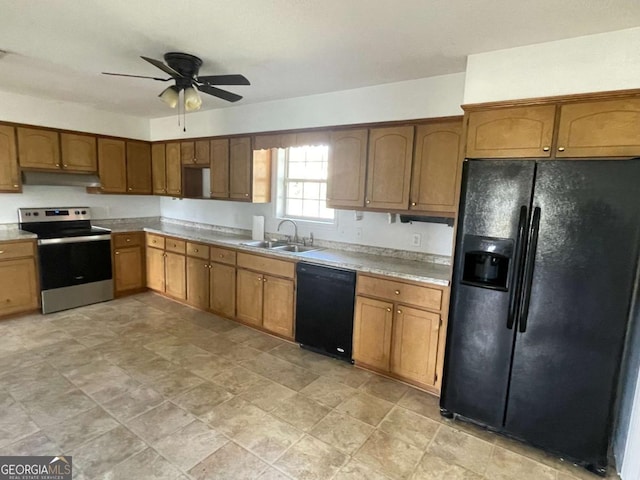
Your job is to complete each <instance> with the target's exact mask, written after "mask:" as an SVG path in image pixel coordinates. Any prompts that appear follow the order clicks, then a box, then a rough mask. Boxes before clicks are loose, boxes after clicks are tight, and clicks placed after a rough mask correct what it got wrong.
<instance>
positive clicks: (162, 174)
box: [151, 143, 167, 195]
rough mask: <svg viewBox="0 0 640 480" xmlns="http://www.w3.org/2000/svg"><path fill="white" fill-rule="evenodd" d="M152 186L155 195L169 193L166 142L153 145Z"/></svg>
mask: <svg viewBox="0 0 640 480" xmlns="http://www.w3.org/2000/svg"><path fill="white" fill-rule="evenodd" d="M151 188H152V191H153V194H154V195H166V194H167V159H166V156H165V144H164V143H154V144H153V145H151Z"/></svg>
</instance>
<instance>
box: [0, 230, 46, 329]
mask: <svg viewBox="0 0 640 480" xmlns="http://www.w3.org/2000/svg"><path fill="white" fill-rule="evenodd" d="M39 305H40V298H39V292H38V277H37V275H36V261H35V242H33V241H31V240H29V241H17V242H0V317H3V316H5V315H12V314H15V313H20V312H28V311H30V310H35V309H37V308H38V307H39Z"/></svg>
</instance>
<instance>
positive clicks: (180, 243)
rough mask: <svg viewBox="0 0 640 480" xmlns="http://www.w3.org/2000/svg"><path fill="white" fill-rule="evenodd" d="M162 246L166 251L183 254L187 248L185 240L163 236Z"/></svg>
mask: <svg viewBox="0 0 640 480" xmlns="http://www.w3.org/2000/svg"><path fill="white" fill-rule="evenodd" d="M164 248H165V250H166V251H167V252H175V253H181V254H183V255H184V254H185V252H186V250H187V242H185V241H184V240H178V239H177V238H165V240H164Z"/></svg>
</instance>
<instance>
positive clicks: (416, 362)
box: [353, 275, 449, 393]
mask: <svg viewBox="0 0 640 480" xmlns="http://www.w3.org/2000/svg"><path fill="white" fill-rule="evenodd" d="M356 292H357V296H356V312H355V319H354V330H353V359H354V360H355V362H356V364H358V365H360V366H363V367H366V368H370V369H372V370H375V371H378V372H380V373H384V374H386V375H389V376H393V377H396V378H399V379H401V380H404V381H406V382H409V383H412V384H414V385H417V386H420V387H421V388H423V389H425V390H429V391H432V392H434V393H439V391H440V385H441V379H442V362H443V359H444V341H445V331H446V328H445V326H446V324H445V322H444V321H443V320H446V318H447V317H446V309H447V305H448V294H449V290H448V288H445V287H442V288H433V287H430V286H426V285H423V284H416V283H408V282H404V281H398V280H395V279H390V278H383V277H374V276H370V275H358V282H357V287H356Z"/></svg>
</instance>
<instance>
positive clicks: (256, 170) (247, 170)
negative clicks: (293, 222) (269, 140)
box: [229, 137, 271, 203]
mask: <svg viewBox="0 0 640 480" xmlns="http://www.w3.org/2000/svg"><path fill="white" fill-rule="evenodd" d="M229 198H230V199H232V200H240V201H246V202H254V203H267V202H270V201H271V151H270V150H256V151H254V150H252V148H251V137H234V138H230V139H229Z"/></svg>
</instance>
